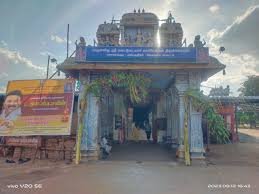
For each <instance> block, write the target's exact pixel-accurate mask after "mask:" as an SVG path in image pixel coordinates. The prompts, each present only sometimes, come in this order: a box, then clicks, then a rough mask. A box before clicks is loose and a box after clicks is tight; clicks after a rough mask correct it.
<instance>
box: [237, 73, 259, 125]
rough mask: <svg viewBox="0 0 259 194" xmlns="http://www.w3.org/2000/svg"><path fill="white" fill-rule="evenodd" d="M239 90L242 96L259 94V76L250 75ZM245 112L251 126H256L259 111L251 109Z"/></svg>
mask: <svg viewBox="0 0 259 194" xmlns="http://www.w3.org/2000/svg"><path fill="white" fill-rule="evenodd" d="M238 91H240V96H259V76H255V75H253V76H248V77H247V80H246V81H244V83H243V84H242V86H241V88H239V90H238ZM244 114H245V115H246V116H247V117H248V121H249V123H250V127H251V128H252V127H256V120H257V119H258V118H259V113H258V112H256V111H254V112H251V111H250V112H247V113H244Z"/></svg>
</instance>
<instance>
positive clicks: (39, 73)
mask: <svg viewBox="0 0 259 194" xmlns="http://www.w3.org/2000/svg"><path fill="white" fill-rule="evenodd" d="M0 69H1V74H0V92H3V91H5V87H6V84H7V82H8V81H9V80H19V79H37V78H43V76H44V74H45V69H44V68H43V67H40V66H37V65H35V64H33V63H32V61H31V60H29V59H28V58H26V57H24V56H22V54H21V53H20V52H17V51H12V50H10V49H8V48H0Z"/></svg>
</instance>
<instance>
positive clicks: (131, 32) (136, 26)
mask: <svg viewBox="0 0 259 194" xmlns="http://www.w3.org/2000/svg"><path fill="white" fill-rule="evenodd" d="M158 24H159V20H158V18H157V16H156V15H155V14H153V13H149V12H146V10H145V9H142V11H141V9H138V10H137V11H136V10H134V11H133V12H132V13H126V14H124V15H123V16H122V19H121V21H120V30H121V44H122V46H139V47H141V46H143V47H146V46H148V47H150V46H156V45H157V32H158Z"/></svg>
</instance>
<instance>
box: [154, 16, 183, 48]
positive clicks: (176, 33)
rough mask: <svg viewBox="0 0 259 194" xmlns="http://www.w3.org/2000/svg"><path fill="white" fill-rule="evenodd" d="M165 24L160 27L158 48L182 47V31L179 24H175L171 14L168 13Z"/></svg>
mask: <svg viewBox="0 0 259 194" xmlns="http://www.w3.org/2000/svg"><path fill="white" fill-rule="evenodd" d="M162 21H165V23H163V24H161V26H160V30H159V32H160V46H161V47H182V41H183V29H182V26H181V23H176V22H175V19H174V17H173V16H172V13H171V12H169V15H168V18H167V19H164V20H162Z"/></svg>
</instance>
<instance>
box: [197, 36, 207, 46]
mask: <svg viewBox="0 0 259 194" xmlns="http://www.w3.org/2000/svg"><path fill="white" fill-rule="evenodd" d="M205 45H206V42H205V40H203V42H202V41H201V36H200V35H196V36H195V39H194V47H196V48H202V47H204V46H205Z"/></svg>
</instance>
